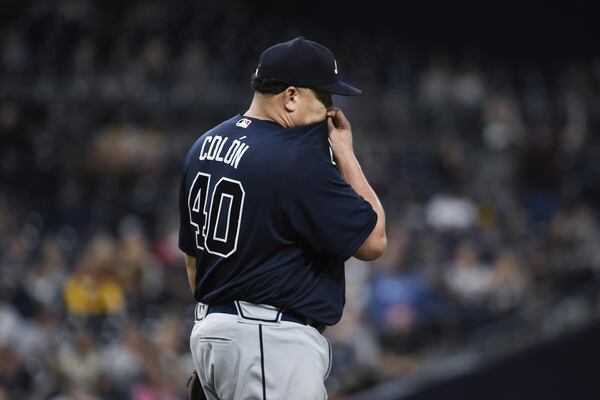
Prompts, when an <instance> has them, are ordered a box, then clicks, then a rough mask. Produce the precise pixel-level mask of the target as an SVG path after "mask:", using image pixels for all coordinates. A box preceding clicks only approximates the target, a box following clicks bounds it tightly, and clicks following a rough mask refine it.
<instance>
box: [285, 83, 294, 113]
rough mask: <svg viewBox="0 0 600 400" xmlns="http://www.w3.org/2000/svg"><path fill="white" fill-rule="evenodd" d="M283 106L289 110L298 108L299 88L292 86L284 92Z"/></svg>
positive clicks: (292, 110)
mask: <svg viewBox="0 0 600 400" xmlns="http://www.w3.org/2000/svg"><path fill="white" fill-rule="evenodd" d="M283 106H284V107H285V110H286V111H287V112H294V111H296V108H298V89H296V87H294V86H290V87H288V88H287V89H285V90H284V92H283Z"/></svg>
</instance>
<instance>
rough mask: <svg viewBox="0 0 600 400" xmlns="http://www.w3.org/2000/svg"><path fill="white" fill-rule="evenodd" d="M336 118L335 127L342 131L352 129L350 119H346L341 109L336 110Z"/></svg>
mask: <svg viewBox="0 0 600 400" xmlns="http://www.w3.org/2000/svg"><path fill="white" fill-rule="evenodd" d="M334 118H335V126H337V127H338V128H340V129H349V128H350V121H348V118H346V115H345V114H344V112H343V111H342V110H341V109H340V108H338V109H337V110H336V113H335V117H334Z"/></svg>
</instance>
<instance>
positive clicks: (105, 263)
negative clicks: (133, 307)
mask: <svg viewBox="0 0 600 400" xmlns="http://www.w3.org/2000/svg"><path fill="white" fill-rule="evenodd" d="M114 262H115V259H114V243H113V241H112V239H110V238H109V237H107V236H97V237H95V238H94V240H93V241H92V242H91V243H90V245H89V246H88V248H87V250H86V252H85V253H84V254H83V257H82V258H81V260H80V261H79V263H78V265H77V267H76V269H75V271H74V273H73V274H72V275H71V276H70V277H69V278H68V279H67V280H66V283H65V289H64V296H65V302H66V306H67V309H68V311H69V312H70V313H72V314H74V315H77V316H99V315H106V314H111V313H115V312H119V311H122V310H123V309H124V307H125V297H124V293H123V289H122V287H121V286H120V285H119V283H118V281H117V279H116V277H115V271H114Z"/></svg>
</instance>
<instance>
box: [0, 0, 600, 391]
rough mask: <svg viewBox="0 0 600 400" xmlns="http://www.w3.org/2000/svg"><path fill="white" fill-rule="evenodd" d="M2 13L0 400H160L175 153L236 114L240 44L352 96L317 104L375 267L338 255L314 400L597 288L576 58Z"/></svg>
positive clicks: (586, 67)
mask: <svg viewBox="0 0 600 400" xmlns="http://www.w3.org/2000/svg"><path fill="white" fill-rule="evenodd" d="M196 3H198V4H196ZM200 3H202V4H200ZM221 3H222V2H221ZM15 7H16V9H17V11H14V12H15V13H18V14H15V15H13V16H12V17H11V18H9V19H8V20H7V21H4V22H3V23H2V25H1V26H0V71H1V73H0V399H1V400H4V399H55V400H57V399H133V400H153V399H155V400H158V399H161V400H162V399H180V398H182V396H183V395H184V393H185V383H186V381H187V377H188V375H189V373H190V371H191V368H192V366H191V358H190V356H189V345H188V337H189V332H190V329H191V326H192V323H193V320H192V310H193V306H194V304H193V298H192V295H191V293H190V290H189V288H188V286H187V281H186V275H185V270H184V267H183V266H184V264H183V258H182V255H181V253H180V252H179V250H178V249H177V233H178V214H177V213H178V210H177V194H178V190H177V189H178V187H179V173H180V166H181V163H182V160H183V155H184V154H185V152H186V151H187V149H188V147H189V146H190V145H191V143H193V141H194V140H195V138H196V137H197V136H198V135H200V134H201V133H202V132H203V131H204V130H205V129H207V128H210V127H211V126H213V125H214V124H215V123H217V122H219V121H221V120H223V119H225V118H228V117H230V116H231V115H234V114H236V113H238V112H243V111H244V110H245V108H244V107H246V106H247V105H248V104H249V101H250V98H251V91H250V88H249V76H250V74H251V73H252V72H253V71H254V69H255V63H256V60H257V58H258V55H259V54H260V52H261V51H262V50H263V49H264V48H265V47H267V46H268V45H271V44H273V42H274V41H282V40H287V39H289V38H291V37H293V36H295V35H297V34H299V33H303V34H305V35H306V36H307V37H308V38H313V39H315V40H319V41H322V42H324V43H326V44H327V45H328V46H329V47H330V48H332V49H334V51H335V53H336V56H337V58H338V60H339V62H340V68H341V70H342V71H343V73H344V74H346V75H347V77H352V79H353V80H354V81H355V82H356V83H357V85H359V86H360V87H364V88H365V94H364V96H362V97H360V98H357V99H352V100H347V99H335V100H336V101H337V102H338V103H339V104H340V105H341V106H342V107H344V108H345V109H346V110H347V111H348V114H349V116H350V118H351V120H352V122H353V126H354V131H355V135H356V139H355V142H356V151H357V153H358V155H359V158H360V160H361V163H362V165H363V169H364V170H365V172H366V174H367V176H368V178H369V180H370V181H371V182H372V184H373V186H374V187H375V190H376V191H377V193H378V194H379V196H380V198H381V200H382V202H383V204H384V208H385V209H386V213H387V216H388V220H389V222H388V236H389V246H388V251H387V253H386V254H385V255H384V257H383V258H382V259H380V260H378V261H377V262H374V263H370V264H364V263H362V262H359V261H358V260H355V259H352V260H350V261H349V262H348V263H347V267H346V269H347V296H346V297H347V300H346V301H347V304H346V307H345V311H344V317H343V318H342V320H341V321H340V323H339V324H337V325H336V326H334V327H330V328H328V329H327V331H326V332H325V334H326V336H327V337H328V338H329V339H330V340H331V341H332V343H333V346H334V351H333V354H334V364H333V370H332V374H331V376H330V378H329V379H328V381H327V385H328V389H329V392H330V396H331V397H332V398H343V397H344V396H346V395H347V394H350V393H353V392H356V391H358V390H360V389H362V388H366V387H369V386H371V385H373V384H376V383H377V382H380V381H382V380H385V379H388V378H392V377H396V376H402V375H403V374H407V373H410V372H413V371H416V370H418V369H419V368H420V365H421V364H422V362H423V359H424V357H426V355H427V351H428V349H433V348H435V349H440V348H441V349H445V348H447V349H449V348H460V346H461V345H463V344H464V343H466V342H468V341H469V340H470V339H471V338H473V337H475V336H476V335H481V334H482V333H481V332H485V329H486V327H487V328H489V327H490V326H493V327H494V329H496V328H497V329H502V324H499V322H502V321H511V323H519V321H526V320H527V318H528V316H529V310H530V308H531V305H532V304H536V302H539V301H549V300H550V301H551V300H552V299H559V298H560V297H561V296H563V295H564V294H565V293H568V292H569V291H570V290H576V289H577V288H578V287H580V286H582V285H590V284H592V285H596V287H600V283H599V281H598V276H599V275H600V273H599V271H600V246H599V244H600V224H599V219H598V212H599V211H600V210H599V205H600V136H599V135H597V134H594V133H596V132H597V131H598V130H599V129H600V59H599V60H560V61H553V62H552V63H549V64H547V65H540V63H537V62H535V61H534V60H523V59H519V60H507V59H499V60H497V59H495V58H493V57H488V56H485V54H483V53H480V52H478V51H476V50H469V51H464V52H454V53H445V52H443V51H438V50H435V49H433V50H431V49H428V50H427V51H424V52H419V51H415V49H412V48H411V47H410V46H407V45H402V44H401V43H400V42H399V41H398V40H397V38H395V37H393V36H390V35H381V36H374V37H368V36H361V35H359V34H356V33H352V32H345V33H344V35H343V36H342V35H337V34H335V33H333V32H327V31H326V30H323V29H318V28H317V27H314V28H313V30H312V31H309V32H297V31H295V30H294V29H293V28H287V27H286V26H285V25H284V24H283V22H278V21H272V23H273V24H275V25H279V28H281V29H280V30H279V32H280V34H279V36H277V38H274V36H273V35H272V33H271V32H270V31H266V30H263V29H260V28H259V24H257V23H255V22H256V21H253V20H252V19H249V18H245V17H244V15H247V13H249V12H250V11H251V10H250V9H249V8H248V7H249V5H245V4H244V3H242V2H231V3H229V2H226V3H225V4H220V3H219V4H217V2H206V3H205V2H181V3H176V4H174V5H172V4H168V5H167V4H166V3H159V2H132V3H131V4H129V5H128V6H124V5H120V6H119V7H116V6H115V4H113V3H112V2H107V3H106V5H103V6H101V5H100V4H99V3H93V2H91V1H47V2H22V4H20V5H18V6H16V5H15ZM264 18H267V17H264ZM239 32H245V34H244V35H240V34H239ZM348 36H350V37H348ZM250 37H251V38H252V40H246V38H250ZM348 40H351V41H352V43H353V46H352V47H349V46H344V43H345V41H348ZM357 56H360V59H358V60H354V59H355V58H356V57H357Z"/></svg>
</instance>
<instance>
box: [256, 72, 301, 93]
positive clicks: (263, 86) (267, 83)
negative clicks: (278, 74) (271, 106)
mask: <svg viewBox="0 0 600 400" xmlns="http://www.w3.org/2000/svg"><path fill="white" fill-rule="evenodd" d="M250 86H252V89H254V90H255V91H257V92H259V93H262V94H279V93H281V92H283V91H284V90H285V89H287V88H288V87H290V86H292V85H290V84H289V83H287V82H285V81H282V80H280V79H273V78H265V77H262V76H256V74H252V77H251V78H250Z"/></svg>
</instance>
